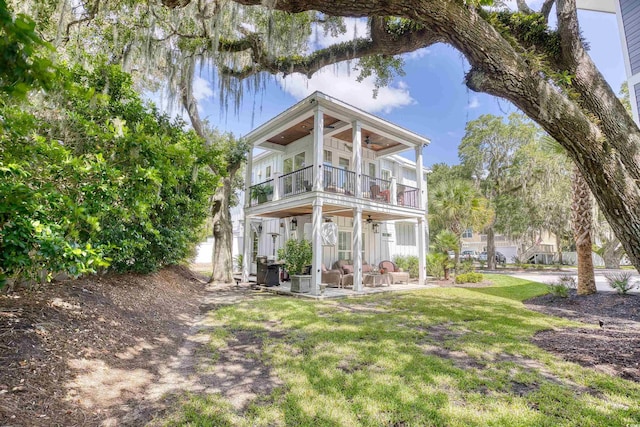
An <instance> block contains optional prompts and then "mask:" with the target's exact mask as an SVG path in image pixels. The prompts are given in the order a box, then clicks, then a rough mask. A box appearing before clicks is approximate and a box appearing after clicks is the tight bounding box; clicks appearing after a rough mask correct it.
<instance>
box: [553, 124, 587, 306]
mask: <svg viewBox="0 0 640 427" xmlns="http://www.w3.org/2000/svg"><path fill="white" fill-rule="evenodd" d="M542 142H543V144H545V145H546V146H547V147H549V149H550V150H554V151H555V152H557V153H558V154H560V153H562V154H565V152H564V149H563V148H562V147H561V146H560V144H558V143H557V142H556V141H555V140H554V139H553V138H551V137H550V136H545V137H543V139H542ZM565 155H566V154H565ZM571 192H572V201H571V226H572V228H573V237H574V239H575V242H576V253H577V256H576V258H577V261H578V295H590V294H594V293H596V292H597V289H596V278H595V274H594V271H593V258H592V256H591V251H592V243H591V235H592V234H593V213H592V212H593V211H592V209H593V202H592V199H591V197H592V196H591V190H590V189H589V186H588V185H587V182H586V181H585V180H584V177H583V176H582V174H581V173H580V170H579V169H578V167H577V166H575V165H574V167H573V179H572V181H571Z"/></svg>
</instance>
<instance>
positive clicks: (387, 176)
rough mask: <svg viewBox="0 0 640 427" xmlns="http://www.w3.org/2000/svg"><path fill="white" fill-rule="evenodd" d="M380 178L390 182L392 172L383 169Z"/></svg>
mask: <svg viewBox="0 0 640 427" xmlns="http://www.w3.org/2000/svg"><path fill="white" fill-rule="evenodd" d="M380 178H382V179H384V180H387V181H389V180H390V179H391V171H390V170H388V169H382V170H381V171H380Z"/></svg>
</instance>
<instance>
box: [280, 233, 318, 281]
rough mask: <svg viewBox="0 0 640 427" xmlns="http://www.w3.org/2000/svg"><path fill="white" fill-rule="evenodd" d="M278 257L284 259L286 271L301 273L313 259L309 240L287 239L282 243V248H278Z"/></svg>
mask: <svg viewBox="0 0 640 427" xmlns="http://www.w3.org/2000/svg"><path fill="white" fill-rule="evenodd" d="M278 258H280V259H282V260H284V265H285V267H284V268H285V270H287V273H289V274H292V275H293V274H303V272H304V270H305V269H306V267H307V266H308V265H309V264H311V261H312V259H313V250H312V249H311V242H309V241H308V240H305V239H302V240H296V239H289V240H287V241H286V243H285V244H284V248H280V249H278Z"/></svg>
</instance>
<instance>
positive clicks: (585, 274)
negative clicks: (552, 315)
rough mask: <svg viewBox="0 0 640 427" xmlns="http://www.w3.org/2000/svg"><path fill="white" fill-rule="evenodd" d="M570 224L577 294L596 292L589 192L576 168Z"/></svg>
mask: <svg viewBox="0 0 640 427" xmlns="http://www.w3.org/2000/svg"><path fill="white" fill-rule="evenodd" d="M572 186H573V203H572V205H571V210H572V212H571V213H572V221H571V222H572V225H573V236H574V238H575V241H576V252H577V259H578V295H589V294H594V293H596V278H595V275H594V272H593V258H592V256H591V251H592V245H591V228H592V210H591V192H590V191H589V187H588V186H587V183H586V182H585V181H584V179H583V178H582V174H581V173H580V171H579V170H578V168H577V167H576V168H574V172H573V183H572Z"/></svg>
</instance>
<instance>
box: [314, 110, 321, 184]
mask: <svg viewBox="0 0 640 427" xmlns="http://www.w3.org/2000/svg"><path fill="white" fill-rule="evenodd" d="M323 149H324V110H323V109H322V107H316V109H315V111H314V113H313V170H314V172H313V191H322V190H323V183H322V181H323V175H324V174H323V173H322V169H323V167H322V161H323V160H324V159H323V151H322V150H323Z"/></svg>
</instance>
